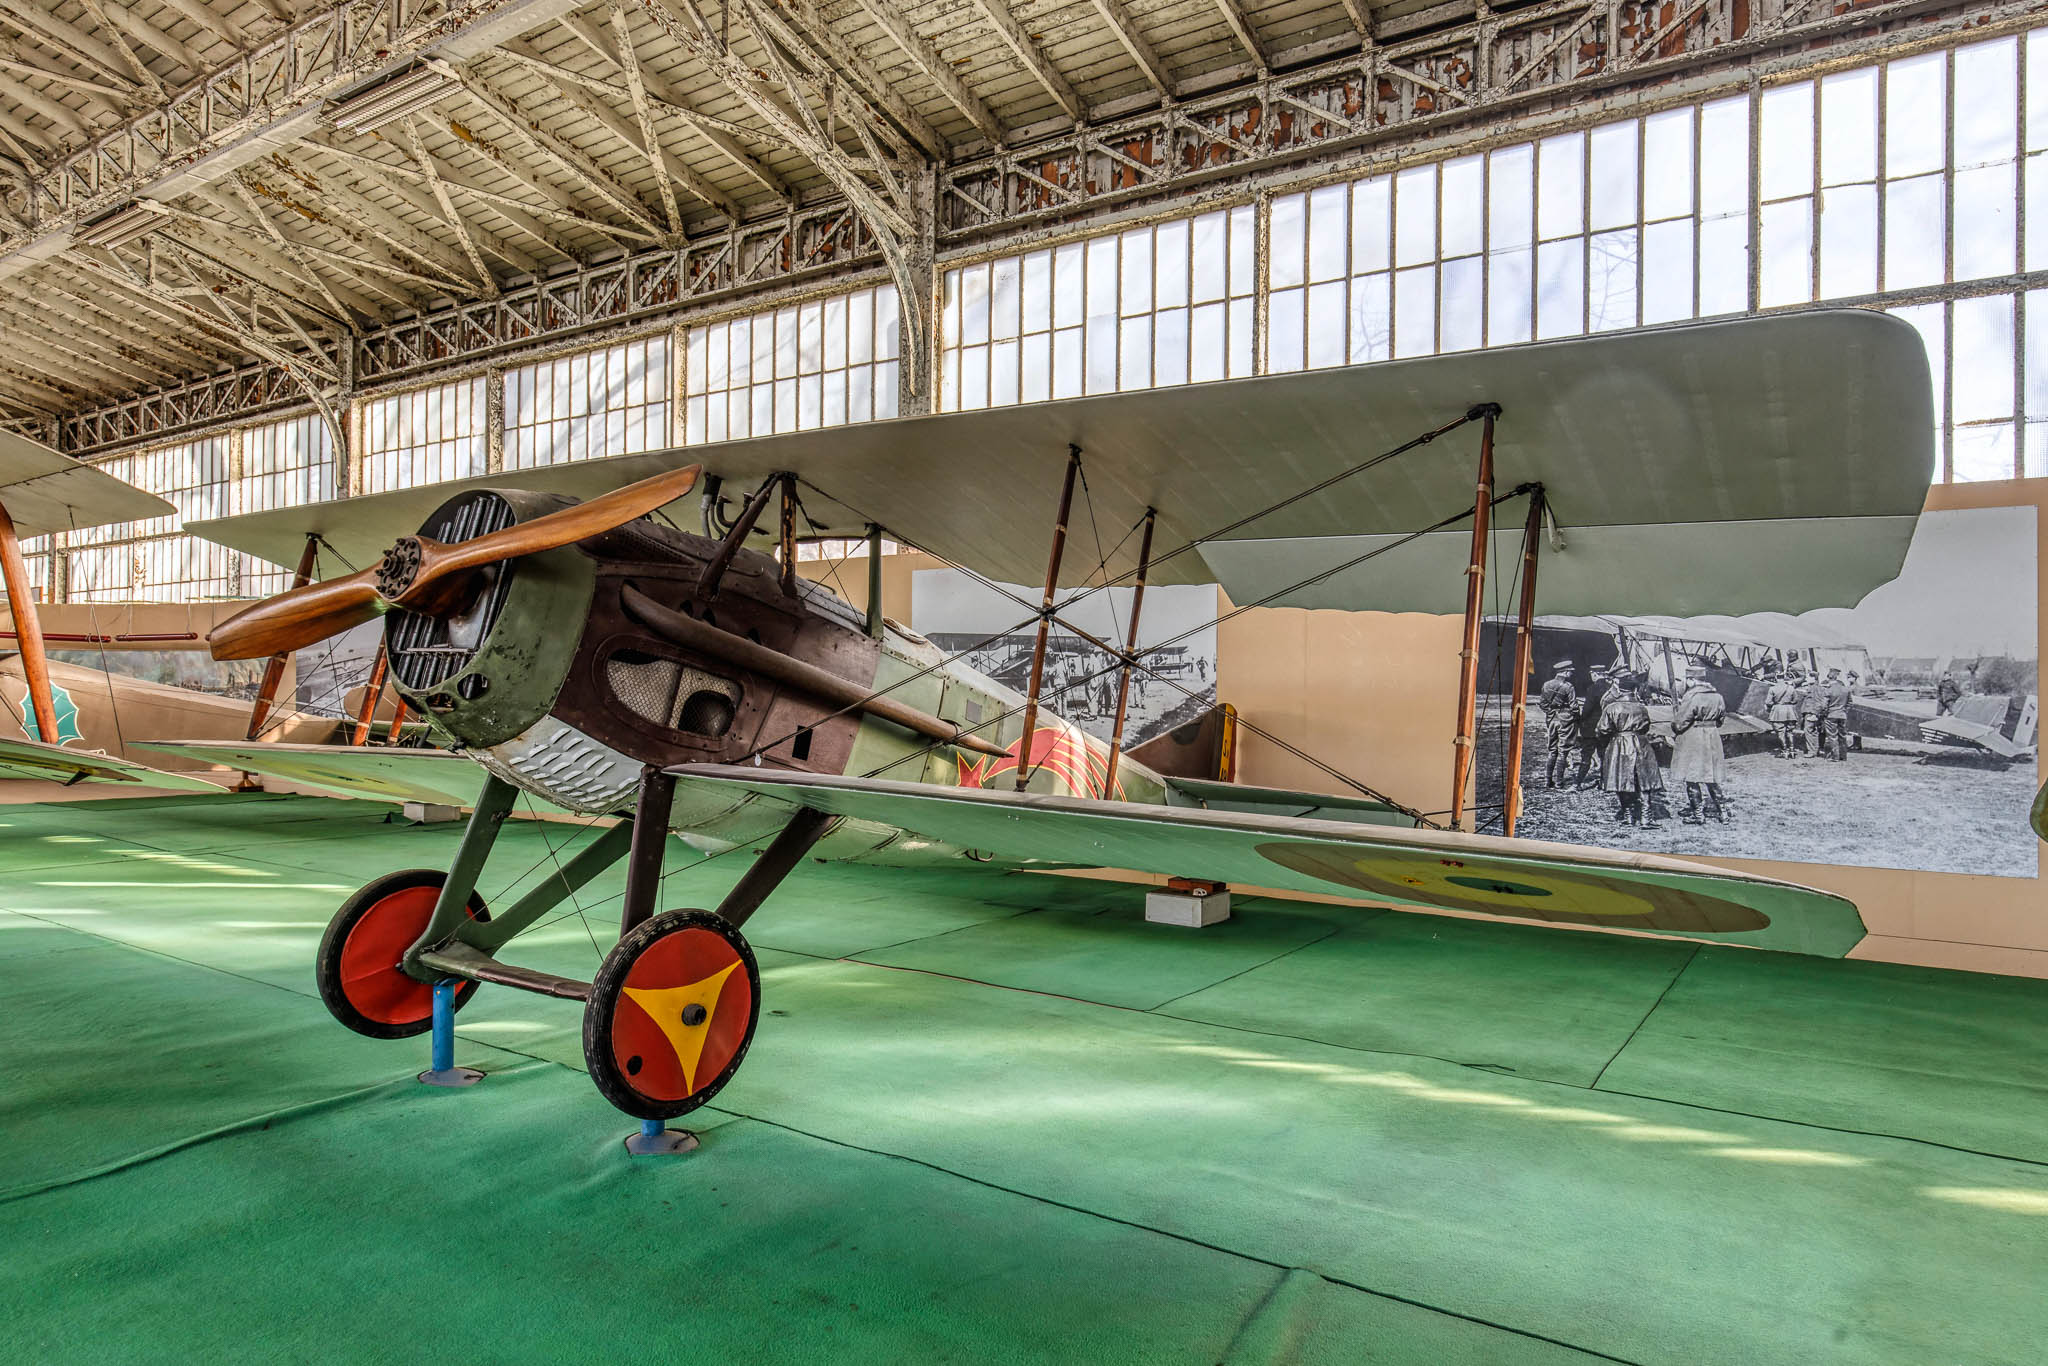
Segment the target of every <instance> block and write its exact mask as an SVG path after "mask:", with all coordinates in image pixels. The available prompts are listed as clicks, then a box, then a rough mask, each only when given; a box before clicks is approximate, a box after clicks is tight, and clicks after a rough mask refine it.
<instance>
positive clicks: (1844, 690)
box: [1821, 669, 1850, 763]
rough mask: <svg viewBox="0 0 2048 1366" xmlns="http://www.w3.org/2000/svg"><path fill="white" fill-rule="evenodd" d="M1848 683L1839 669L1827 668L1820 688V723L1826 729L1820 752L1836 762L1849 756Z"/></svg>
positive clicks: (1845, 759)
mask: <svg viewBox="0 0 2048 1366" xmlns="http://www.w3.org/2000/svg"><path fill="white" fill-rule="evenodd" d="M1849 696H1850V693H1849V684H1848V681H1847V680H1846V679H1844V678H1843V677H1842V671H1841V670H1840V669H1829V670H1828V677H1827V685H1826V686H1825V687H1824V688H1822V690H1821V725H1822V727H1823V728H1824V729H1825V731H1826V738H1825V743H1824V745H1823V746H1822V753H1824V754H1825V755H1826V756H1827V757H1828V758H1830V759H1833V760H1835V761H1836V762H1838V763H1840V762H1846V761H1847V760H1848V758H1849Z"/></svg>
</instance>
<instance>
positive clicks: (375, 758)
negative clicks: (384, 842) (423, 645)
mask: <svg viewBox="0 0 2048 1366" xmlns="http://www.w3.org/2000/svg"><path fill="white" fill-rule="evenodd" d="M133 743H134V744H135V745H137V746H138V747H140V748H142V749H153V750H158V751H160V752H162V753H164V754H175V755H177V756H179V757H180V758H184V759H199V760H202V761H204V762H206V763H211V764H220V765H222V766H223V767H226V768H233V769H240V770H242V771H243V772H245V773H264V774H269V775H271V776H272V777H277V778H283V779H284V780H285V781H287V782H292V783H302V784H304V785H305V786H307V787H318V788H324V789H326V790H327V791H329V792H333V793H337V794H339V795H341V796H344V797H375V798H379V799H381V800H383V801H392V802H433V803H435V804H437V805H441V806H474V805H475V804H476V798H477V794H478V793H479V792H480V791H482V790H483V785H484V771H483V769H481V768H479V767H478V766H477V765H476V764H474V763H472V762H470V761H469V760H468V759H465V758H463V757H462V756H461V755H460V754H450V753H448V752H447V751H445V750H438V749H382V748H379V749H369V748H362V749H355V748H349V747H347V746H342V745H269V744H263V743H261V742H259V741H255V740H248V741H233V740H137V741H134V742H133Z"/></svg>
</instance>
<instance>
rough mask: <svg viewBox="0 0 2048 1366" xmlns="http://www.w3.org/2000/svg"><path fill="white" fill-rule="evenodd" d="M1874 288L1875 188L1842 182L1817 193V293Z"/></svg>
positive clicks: (1863, 291)
mask: <svg viewBox="0 0 2048 1366" xmlns="http://www.w3.org/2000/svg"><path fill="white" fill-rule="evenodd" d="M1876 291H1877V188H1876V187H1875V186H1874V185H1844V186H1838V187H1836V188H1834V189H1830V190H1822V191H1821V195H1820V297H1822V298H1823V299H1840V298H1844V297H1847V296H1850V295H1856V294H1873V293H1875V292H1876Z"/></svg>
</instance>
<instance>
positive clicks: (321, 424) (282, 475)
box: [228, 414, 336, 597]
mask: <svg viewBox="0 0 2048 1366" xmlns="http://www.w3.org/2000/svg"><path fill="white" fill-rule="evenodd" d="M335 492H336V489H335V480H334V435H333V431H332V429H331V428H329V427H328V425H327V423H326V422H325V421H323V420H322V419H321V418H320V417H319V415H318V414H308V415H307V416H305V417H294V418H287V419H286V420H285V421H283V422H271V423H266V424H265V425H263V426H261V427H251V428H249V429H248V430H247V431H245V432H243V433H242V469H241V473H240V475H239V476H238V477H237V478H236V479H235V481H234V486H233V488H232V489H230V491H229V498H228V501H229V504H230V505H231V506H232V507H233V508H234V510H235V512H236V513H238V514H239V513H244V512H267V511H269V510H270V509H272V508H282V507H300V506H303V505H304V504H307V503H316V502H320V501H323V500H325V499H328V498H332V497H334V496H335ZM241 570H242V573H241V578H240V580H239V582H238V585H237V590H236V591H237V592H239V593H240V594H241V595H242V596H243V597H256V596H259V595H262V594H267V593H278V592H282V591H283V590H285V589H287V588H289V587H291V578H292V571H291V570H290V569H287V568H285V567H284V566H282V565H275V564H270V563H268V562H266V561H263V560H258V559H252V558H250V557H249V556H246V555H245V556H243V557H241Z"/></svg>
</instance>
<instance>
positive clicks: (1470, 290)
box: [1437, 256, 1486, 351]
mask: <svg viewBox="0 0 2048 1366" xmlns="http://www.w3.org/2000/svg"><path fill="white" fill-rule="evenodd" d="M1484 275H1485V272H1484V268H1483V266H1482V264H1481V258H1479V257H1477V256H1465V257H1460V258H1459V259H1458V260H1455V261H1446V262H1444V264H1443V279H1442V282H1441V287H1440V288H1441V294H1440V307H1439V309H1438V312H1437V330H1438V337H1437V348H1438V349H1439V350H1441V351H1470V350H1473V349H1475V348H1477V347H1479V346H1481V345H1483V344H1484V341H1485V338H1484V335H1483V331H1484V329H1483V324H1484V322H1485V318H1486V310H1485V301H1484V300H1483V299H1482V298H1481V292H1482V280H1483V279H1484Z"/></svg>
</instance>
